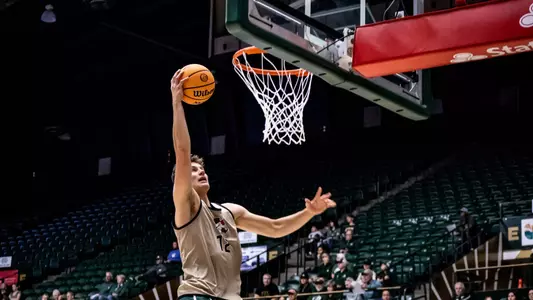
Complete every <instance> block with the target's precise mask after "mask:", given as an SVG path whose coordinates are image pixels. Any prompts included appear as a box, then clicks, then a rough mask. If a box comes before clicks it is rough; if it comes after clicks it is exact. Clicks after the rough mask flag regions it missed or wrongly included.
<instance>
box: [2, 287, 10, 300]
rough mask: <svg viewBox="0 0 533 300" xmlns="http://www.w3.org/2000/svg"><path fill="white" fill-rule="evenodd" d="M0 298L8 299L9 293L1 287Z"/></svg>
mask: <svg viewBox="0 0 533 300" xmlns="http://www.w3.org/2000/svg"><path fill="white" fill-rule="evenodd" d="M0 298H1V299H0V300H9V295H8V294H7V290H6V289H1V290H0Z"/></svg>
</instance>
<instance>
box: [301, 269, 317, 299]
mask: <svg viewBox="0 0 533 300" xmlns="http://www.w3.org/2000/svg"><path fill="white" fill-rule="evenodd" d="M314 292H316V290H315V287H314V286H313V285H312V284H311V283H310V282H309V275H308V274H307V273H302V275H300V288H298V294H303V293H314ZM312 298H313V297H312V296H303V297H298V299H299V300H303V299H312Z"/></svg>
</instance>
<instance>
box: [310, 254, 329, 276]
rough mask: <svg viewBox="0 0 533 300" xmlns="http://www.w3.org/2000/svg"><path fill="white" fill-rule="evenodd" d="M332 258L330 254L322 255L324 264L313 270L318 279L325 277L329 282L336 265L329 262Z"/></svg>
mask: <svg viewBox="0 0 533 300" xmlns="http://www.w3.org/2000/svg"><path fill="white" fill-rule="evenodd" d="M329 259H330V257H329V254H328V253H325V252H324V253H322V255H321V261H322V263H321V264H320V265H318V266H316V267H314V268H313V271H312V273H316V274H317V275H318V277H324V278H327V279H328V280H329V279H330V278H332V277H331V274H332V272H333V268H334V265H333V264H332V263H331V262H330V261H329Z"/></svg>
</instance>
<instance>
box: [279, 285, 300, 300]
mask: <svg viewBox="0 0 533 300" xmlns="http://www.w3.org/2000/svg"><path fill="white" fill-rule="evenodd" d="M287 295H289V296H288V297H287V300H296V297H297V296H298V293H297V292H296V290H295V289H292V288H291V289H289V290H288V291H287ZM279 299H280V300H285V298H284V297H281V298H279Z"/></svg>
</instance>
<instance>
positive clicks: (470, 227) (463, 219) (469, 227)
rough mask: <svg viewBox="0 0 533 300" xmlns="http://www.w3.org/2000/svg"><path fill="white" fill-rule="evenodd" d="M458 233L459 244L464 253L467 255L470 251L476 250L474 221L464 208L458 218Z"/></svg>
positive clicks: (475, 226) (475, 225)
mask: <svg viewBox="0 0 533 300" xmlns="http://www.w3.org/2000/svg"><path fill="white" fill-rule="evenodd" d="M459 231H460V232H461V242H462V243H463V252H464V253H468V252H470V250H472V249H475V248H477V239H476V235H477V224H476V219H475V218H474V216H472V215H471V214H470V212H469V211H468V209H467V208H466V207H463V208H461V216H460V217H459Z"/></svg>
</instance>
